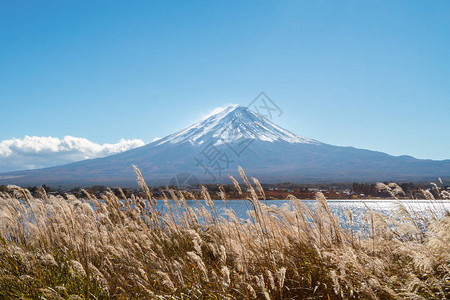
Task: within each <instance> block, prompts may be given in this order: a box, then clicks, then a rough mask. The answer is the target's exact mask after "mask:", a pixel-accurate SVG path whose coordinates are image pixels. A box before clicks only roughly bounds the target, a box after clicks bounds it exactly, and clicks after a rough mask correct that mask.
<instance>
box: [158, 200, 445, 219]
mask: <svg viewBox="0 0 450 300" xmlns="http://www.w3.org/2000/svg"><path fill="white" fill-rule="evenodd" d="M213 201H214V206H215V209H216V212H217V213H218V214H220V215H223V214H224V212H225V210H226V208H227V207H228V208H231V209H233V210H234V211H235V213H236V215H237V217H238V218H239V219H248V215H247V211H248V210H250V209H252V205H251V204H250V202H249V201H245V200H228V201H227V205H225V202H224V201H222V200H213ZM302 201H303V202H304V203H306V204H307V205H308V206H310V207H314V206H315V205H316V200H302ZM327 201H328V205H329V207H330V209H331V211H332V212H333V214H336V215H338V216H342V214H345V215H347V213H346V211H347V210H348V209H349V210H351V211H352V213H353V216H354V222H355V223H359V222H360V221H362V217H363V216H364V215H365V214H366V213H367V211H368V209H370V210H372V211H376V212H379V213H382V214H384V215H387V216H391V217H393V216H394V211H395V208H396V205H397V204H398V203H399V202H400V203H402V204H403V205H404V206H405V207H406V208H407V209H408V211H410V212H411V213H412V214H413V216H414V215H417V214H420V215H426V216H431V215H432V214H435V215H436V216H437V217H439V218H440V217H442V216H443V215H444V214H445V211H450V201H449V200H434V201H430V200H392V199H377V200H327ZM157 202H158V207H159V209H161V208H163V211H164V202H163V201H162V200H158V201H157ZM170 202H171V205H175V204H174V203H173V201H170ZM186 202H187V204H188V205H189V206H191V207H193V208H195V207H197V204H196V202H195V201H194V200H187V201H186ZM198 202H199V203H201V204H202V205H204V206H205V207H207V206H206V203H205V201H204V200H198ZM261 203H264V204H266V205H268V206H272V205H275V206H278V207H281V206H283V205H289V206H291V205H292V204H291V202H290V201H289V200H266V201H264V200H262V201H261Z"/></svg>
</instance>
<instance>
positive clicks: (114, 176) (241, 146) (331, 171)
mask: <svg viewBox="0 0 450 300" xmlns="http://www.w3.org/2000/svg"><path fill="white" fill-rule="evenodd" d="M132 164H135V165H137V166H138V167H139V168H140V169H141V171H142V173H143V174H144V176H146V177H148V178H149V179H150V181H151V182H152V183H153V184H168V182H169V181H170V179H171V178H173V176H175V175H176V174H179V173H185V172H189V173H192V174H193V175H195V176H197V177H198V178H199V179H200V180H201V181H202V182H222V181H226V175H227V174H232V175H236V168H237V165H241V166H242V167H243V168H244V169H245V170H246V172H247V173H249V174H250V175H252V176H256V177H258V178H259V179H261V180H263V181H266V182H280V181H292V182H323V181H369V180H404V181H416V180H424V179H435V178H436V177H438V176H440V177H450V160H445V161H433V160H419V159H415V158H413V157H409V156H401V157H394V156H390V155H387V154H385V153H381V152H376V151H369V150H362V149H355V148H352V147H338V146H332V145H327V144H324V143H321V142H318V141H316V140H313V139H309V138H306V137H302V136H299V135H296V134H294V133H292V132H290V131H288V130H286V129H283V128H281V127H279V126H277V125H276V124H274V123H272V122H271V121H270V120H268V119H266V118H264V117H261V116H260V115H258V114H256V113H254V112H253V111H251V110H249V109H248V108H247V107H242V106H238V105H233V106H229V107H226V108H222V109H218V110H216V111H214V112H213V113H212V114H211V115H209V116H208V117H206V118H204V119H202V120H200V121H199V122H197V123H195V124H193V125H192V126H189V127H188V128H186V129H183V130H180V131H178V132H176V133H174V134H171V135H169V136H167V137H165V138H163V139H160V140H158V141H155V142H153V143H150V144H147V145H145V146H142V147H140V148H135V149H132V150H129V151H126V152H123V153H120V154H116V155H112V156H109V157H105V158H97V159H91V160H85V161H81V162H76V163H72V164H68V165H64V166H58V167H52V168H46V169H41V170H30V171H19V172H9V173H3V174H0V184H5V183H13V184H20V185H24V184H27V185H28V184H33V185H37V184H52V185H57V184H70V185H91V184H110V185H111V184H122V185H128V184H134V182H135V175H134V172H133V170H132V167H131V165H132Z"/></svg>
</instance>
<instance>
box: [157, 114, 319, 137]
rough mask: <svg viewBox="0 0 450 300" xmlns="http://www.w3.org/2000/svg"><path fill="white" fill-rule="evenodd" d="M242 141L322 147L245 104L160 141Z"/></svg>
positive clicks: (211, 115) (204, 119)
mask: <svg viewBox="0 0 450 300" xmlns="http://www.w3.org/2000/svg"><path fill="white" fill-rule="evenodd" d="M242 139H255V140H261V141H266V142H275V141H284V142H288V143H291V144H294V143H303V144H320V143H319V142H318V141H315V140H312V139H309V138H306V137H302V136H299V135H296V134H294V133H292V132H290V131H288V130H286V129H283V128H281V127H279V126H277V125H275V124H274V123H272V122H271V121H270V120H269V119H267V118H265V117H263V116H261V115H259V114H257V113H255V112H253V111H252V110H250V109H249V108H248V107H245V106H241V105H230V106H227V107H223V108H218V109H215V110H214V111H213V112H212V113H211V114H209V115H208V116H206V117H205V118H203V119H201V120H200V121H198V122H197V123H195V124H193V125H191V126H189V127H187V128H186V129H183V130H180V131H178V132H176V133H174V134H171V135H169V136H167V137H165V138H163V139H161V140H159V141H157V143H158V145H162V144H166V143H170V144H176V143H184V142H189V143H191V144H193V145H201V144H203V143H209V142H211V141H213V143H214V144H215V145H218V144H222V143H229V142H236V141H239V140H242Z"/></svg>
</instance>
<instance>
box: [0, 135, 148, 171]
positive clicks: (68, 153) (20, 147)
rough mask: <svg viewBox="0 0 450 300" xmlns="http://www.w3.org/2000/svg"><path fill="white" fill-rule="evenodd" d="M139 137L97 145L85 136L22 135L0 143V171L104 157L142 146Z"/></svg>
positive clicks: (42, 166)
mask: <svg viewBox="0 0 450 300" xmlns="http://www.w3.org/2000/svg"><path fill="white" fill-rule="evenodd" d="M144 144H145V143H144V142H143V141H142V140H140V139H134V140H125V139H121V140H120V141H119V142H117V143H115V144H97V143H94V142H91V141H90V140H88V139H85V138H79V137H73V136H65V137H64V138H63V139H59V138H55V137H39V136H25V137H24V138H23V139H10V140H4V141H2V142H0V172H7V171H13V170H24V169H36V168H45V167H51V166H57V165H61V164H66V163H71V162H75V161H80V160H84V159H89V158H96V157H104V156H108V155H112V154H115V153H119V152H123V151H126V150H129V149H132V148H136V147H140V146H143V145H144Z"/></svg>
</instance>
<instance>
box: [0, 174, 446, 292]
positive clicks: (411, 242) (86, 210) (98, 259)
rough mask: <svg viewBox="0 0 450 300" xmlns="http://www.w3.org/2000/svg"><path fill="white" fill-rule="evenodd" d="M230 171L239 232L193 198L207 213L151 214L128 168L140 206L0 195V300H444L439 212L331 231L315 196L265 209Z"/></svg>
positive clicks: (178, 196)
mask: <svg viewBox="0 0 450 300" xmlns="http://www.w3.org/2000/svg"><path fill="white" fill-rule="evenodd" d="M239 171H240V174H241V177H242V179H243V180H244V182H245V183H246V184H247V188H248V190H249V191H250V195H251V196H250V197H249V198H248V199H247V200H248V201H249V202H250V203H251V207H252V209H251V210H250V212H249V215H250V219H249V220H247V221H243V220H239V219H238V218H237V217H236V213H235V212H234V211H233V210H227V212H226V216H220V215H218V214H217V213H216V211H215V207H214V201H212V200H211V197H210V195H209V193H208V191H207V190H206V189H205V188H204V189H203V190H202V195H203V198H204V199H203V200H206V201H205V203H206V205H207V206H208V207H205V206H204V205H202V204H201V203H200V202H198V203H197V204H198V207H197V208H192V207H190V206H188V205H187V203H186V200H185V198H184V197H185V193H183V192H177V191H171V192H170V196H166V195H165V203H166V208H165V209H164V211H161V210H158V208H157V207H156V200H155V199H153V198H152V196H151V192H150V189H149V188H148V186H147V185H146V183H145V181H144V179H143V177H142V175H141V173H140V172H139V170H137V169H136V172H137V175H138V183H139V184H140V186H141V188H142V190H143V192H144V194H145V195H146V196H145V197H144V198H141V197H136V196H132V197H130V198H126V197H125V196H124V195H122V197H121V198H122V199H124V200H123V201H121V200H120V199H119V198H118V197H117V196H116V195H115V194H114V193H113V192H112V191H108V192H107V193H106V194H105V195H103V196H102V197H101V199H97V198H96V197H95V196H94V195H90V194H89V193H87V192H85V194H86V197H85V198H84V199H77V198H75V197H74V196H72V195H67V196H66V197H65V198H63V197H60V196H58V197H55V196H49V195H46V194H45V191H44V190H42V192H41V193H42V194H41V196H40V197H38V198H35V197H33V196H32V195H31V194H30V193H29V192H28V191H27V190H25V189H22V188H19V187H12V188H11V190H10V192H9V193H0V298H1V299H17V298H23V299H43V298H45V299H128V298H131V299H143V298H144V299H145V298H149V299H152V298H155V299H161V298H164V299H166V298H168V299H195V298H211V299H216V298H217V299H247V298H258V299H340V298H342V299H391V298H392V299H394V298H407V299H432V298H436V299H445V298H449V297H450V215H449V214H448V213H447V214H446V215H445V216H444V217H442V218H437V217H435V216H432V217H429V218H426V217H423V216H422V215H420V214H419V213H416V214H413V213H412V212H410V211H409V210H407V209H406V208H405V207H404V206H403V205H402V204H401V203H400V202H399V204H398V206H397V210H396V213H398V217H399V218H390V217H387V216H385V215H382V214H379V213H376V212H372V211H369V213H368V215H367V217H366V223H365V224H363V225H364V226H363V227H364V228H365V230H362V231H354V230H353V229H352V228H353V215H352V213H351V212H349V213H348V216H347V220H346V222H345V224H346V225H342V221H343V220H340V221H341V222H339V220H338V219H337V217H336V216H335V215H333V213H332V212H331V211H330V209H329V207H328V203H327V200H326V199H325V197H324V196H323V195H322V194H320V193H318V194H317V206H316V207H315V208H310V207H308V206H307V205H306V204H305V203H304V202H302V201H301V200H298V199H296V198H295V197H293V196H290V197H289V200H290V201H291V204H292V205H291V206H290V207H288V206H283V207H269V206H267V205H265V204H264V203H262V202H260V201H259V200H258V197H264V191H263V190H262V188H261V185H260V184H259V182H258V181H257V180H256V179H254V178H252V180H253V182H254V183H255V186H256V188H257V189H256V190H255V188H254V187H253V186H252V184H251V183H250V182H249V180H248V179H247V177H246V175H245V173H244V171H243V170H242V169H239ZM233 182H235V184H236V188H238V189H239V191H240V192H241V190H240V187H239V185H238V184H237V181H236V180H235V179H234V178H233ZM380 188H385V189H387V190H388V191H390V192H391V193H392V195H393V196H394V197H395V195H396V194H398V193H400V192H401V191H400V190H398V186H395V185H384V186H380ZM436 188H437V189H438V190H439V187H437V186H436ZM221 193H222V194H221V196H222V197H223V199H226V197H225V195H224V192H223V189H221ZM190 196H192V195H190ZM444 196H447V195H446V194H445V193H444V194H443V195H442V198H444ZM169 198H170V199H173V200H174V202H169V201H168V199H169ZM202 203H203V202H202Z"/></svg>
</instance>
